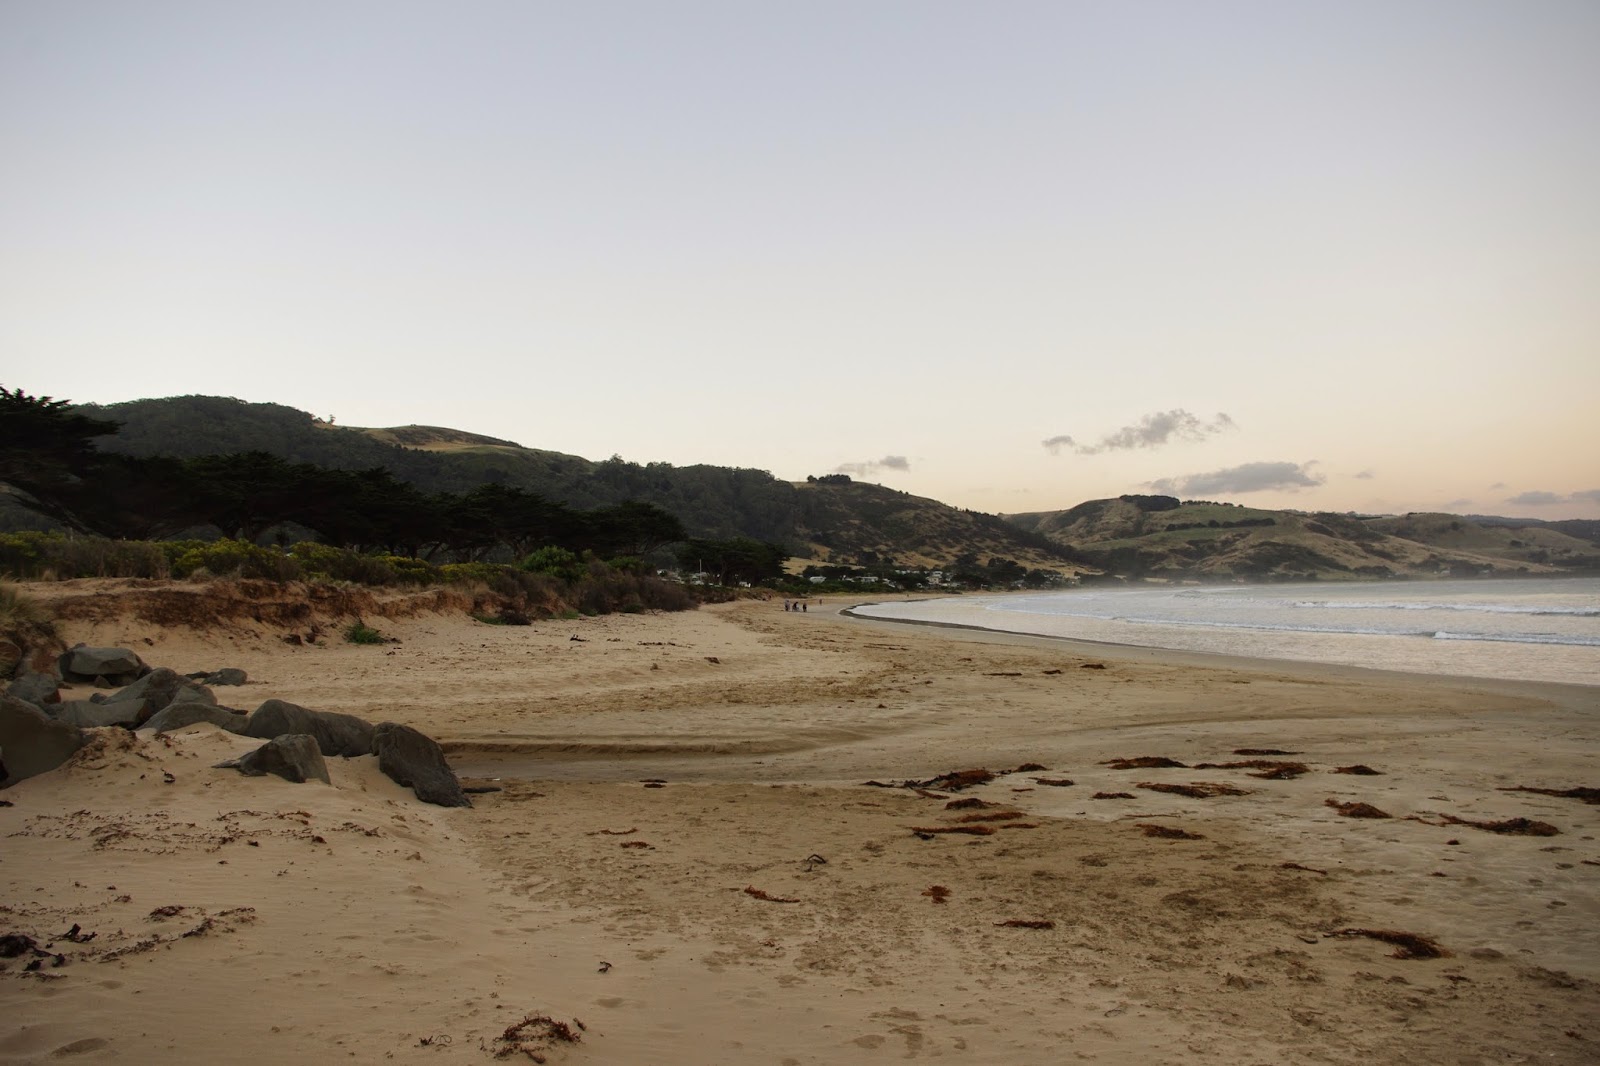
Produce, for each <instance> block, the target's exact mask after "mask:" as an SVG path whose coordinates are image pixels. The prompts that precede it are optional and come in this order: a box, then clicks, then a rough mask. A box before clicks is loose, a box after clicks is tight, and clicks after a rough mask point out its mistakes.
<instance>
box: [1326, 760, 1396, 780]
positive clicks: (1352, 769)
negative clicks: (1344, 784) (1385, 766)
mask: <svg viewBox="0 0 1600 1066" xmlns="http://www.w3.org/2000/svg"><path fill="white" fill-rule="evenodd" d="M1328 772H1329V773H1330V774H1357V775H1359V776H1361V777H1382V776H1383V771H1382V770H1374V769H1373V768H1372V767H1370V766H1368V765H1367V764H1366V763H1361V762H1358V763H1356V764H1355V765H1354V766H1335V767H1334V768H1333V769H1332V770H1329V771H1328Z"/></svg>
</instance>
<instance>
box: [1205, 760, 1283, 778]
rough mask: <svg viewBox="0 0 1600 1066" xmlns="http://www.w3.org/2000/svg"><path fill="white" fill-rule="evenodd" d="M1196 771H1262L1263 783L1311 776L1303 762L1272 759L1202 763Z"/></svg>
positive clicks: (1255, 775)
mask: <svg viewBox="0 0 1600 1066" xmlns="http://www.w3.org/2000/svg"><path fill="white" fill-rule="evenodd" d="M1195 769H1196V770H1260V771H1261V772H1260V773H1259V774H1251V775H1250V776H1251V777H1259V778H1261V779H1262V780H1263V781H1288V780H1290V779H1292V778H1296V777H1299V776H1300V775H1301V774H1309V773H1310V772H1311V767H1309V766H1307V765H1306V764H1305V763H1303V762H1276V761H1274V760H1272V759H1246V760H1244V761H1242V762H1202V763H1196V764H1195Z"/></svg>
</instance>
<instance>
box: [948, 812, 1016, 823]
mask: <svg viewBox="0 0 1600 1066" xmlns="http://www.w3.org/2000/svg"><path fill="white" fill-rule="evenodd" d="M1021 817H1022V812H1021V811H991V812H990V813H988V814H963V815H962V816H961V817H960V818H957V819H956V821H958V822H1009V821H1012V820H1013V819H1016V818H1021Z"/></svg>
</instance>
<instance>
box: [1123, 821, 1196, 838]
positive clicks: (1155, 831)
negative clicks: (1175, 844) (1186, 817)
mask: <svg viewBox="0 0 1600 1066" xmlns="http://www.w3.org/2000/svg"><path fill="white" fill-rule="evenodd" d="M1134 824H1136V825H1137V826H1138V827H1139V828H1140V829H1142V830H1144V835H1145V836H1147V837H1159V838H1161V839H1162V840H1204V839H1205V837H1204V836H1203V835H1202V834H1200V833H1191V832H1189V831H1188V830H1187V829H1174V828H1173V827H1172V826H1169V825H1152V824H1150V823H1149V822H1136V823H1134Z"/></svg>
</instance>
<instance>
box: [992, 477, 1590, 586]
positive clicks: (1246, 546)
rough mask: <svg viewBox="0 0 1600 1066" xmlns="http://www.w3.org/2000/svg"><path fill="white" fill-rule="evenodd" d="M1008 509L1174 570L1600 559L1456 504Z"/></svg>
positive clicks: (1353, 570)
mask: <svg viewBox="0 0 1600 1066" xmlns="http://www.w3.org/2000/svg"><path fill="white" fill-rule="evenodd" d="M1006 519H1007V521H1010V522H1012V523H1014V524H1016V525H1017V526H1018V527H1020V528H1022V529H1025V530H1028V531H1030V532H1033V533H1038V534H1042V535H1043V536H1046V537H1048V538H1049V539H1051V540H1052V541H1054V542H1056V543H1057V544H1059V545H1061V546H1062V547H1063V548H1066V549H1068V550H1070V551H1072V552H1074V553H1076V555H1077V557H1078V558H1079V559H1081V560H1082V561H1084V562H1086V563H1088V564H1090V565H1093V566H1095V567H1097V568H1099V569H1103V570H1108V571H1111V572H1114V573H1119V574H1135V575H1143V576H1149V577H1161V578H1169V579H1186V578H1192V579H1217V578H1229V577H1244V578H1252V579H1282V578H1294V577H1318V578H1363V577H1402V576H1405V577H1420V576H1437V575H1440V574H1462V575H1466V574H1484V573H1496V574H1508V573H1519V572H1522V573H1530V574H1536V573H1560V572H1571V571H1573V570H1577V569H1595V568H1600V551H1597V549H1596V548H1595V546H1594V545H1592V544H1590V543H1588V542H1586V541H1582V540H1578V539H1576V538H1573V537H1570V536H1567V535H1566V534H1563V533H1561V532H1559V531H1556V530H1553V529H1547V528H1540V527H1531V528H1508V527H1490V526H1484V525H1480V524H1478V523H1475V522H1472V521H1470V520H1468V519H1465V518H1461V517H1460V516H1457V515H1407V516H1405V517H1402V518H1379V519H1360V518H1354V517H1351V516H1349V515H1341V514H1330V513H1324V514H1302V513H1299V512H1295V511H1269V510H1261V509H1257V508H1250V507H1238V506H1234V505H1232V504H1218V503H1207V502H1191V503H1180V502H1179V501H1178V500H1176V499H1174V498H1172V497H1166V496H1123V497H1119V498H1117V499H1111V500H1090V501H1088V502H1086V503H1081V504H1079V505H1077V506H1076V507H1072V508H1069V509H1068V510H1064V511H1045V512H1035V513H1031V514H1017V515H1007V516H1006Z"/></svg>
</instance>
